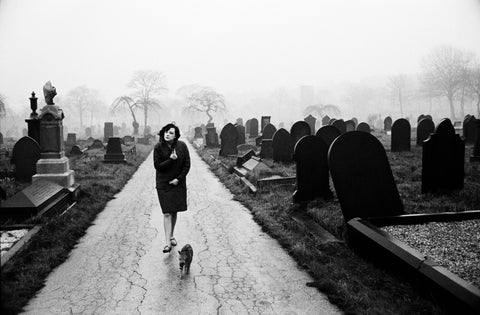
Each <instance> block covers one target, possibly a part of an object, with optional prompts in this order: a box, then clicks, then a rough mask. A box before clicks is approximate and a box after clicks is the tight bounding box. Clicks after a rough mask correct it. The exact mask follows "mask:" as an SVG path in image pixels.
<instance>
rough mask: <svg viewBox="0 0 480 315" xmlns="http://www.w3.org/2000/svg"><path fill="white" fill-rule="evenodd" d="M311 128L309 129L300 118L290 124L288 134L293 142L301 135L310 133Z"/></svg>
mask: <svg viewBox="0 0 480 315" xmlns="http://www.w3.org/2000/svg"><path fill="white" fill-rule="evenodd" d="M311 133H312V130H311V129H310V125H309V124H308V123H307V122H305V121H302V120H299V121H297V122H296V123H294V124H293V125H292V128H290V136H291V137H292V144H293V146H295V144H296V143H297V142H298V140H300V139H301V138H302V137H303V136H309V135H311Z"/></svg>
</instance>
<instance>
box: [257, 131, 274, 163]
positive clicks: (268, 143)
mask: <svg viewBox="0 0 480 315" xmlns="http://www.w3.org/2000/svg"><path fill="white" fill-rule="evenodd" d="M267 126H268V125H267ZM260 158H262V159H272V158H273V140H272V139H262V143H261V149H260Z"/></svg>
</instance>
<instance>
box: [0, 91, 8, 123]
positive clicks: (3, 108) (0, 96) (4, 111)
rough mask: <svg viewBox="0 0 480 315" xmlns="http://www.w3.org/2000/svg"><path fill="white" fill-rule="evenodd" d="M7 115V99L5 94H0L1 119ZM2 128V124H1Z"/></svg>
mask: <svg viewBox="0 0 480 315" xmlns="http://www.w3.org/2000/svg"><path fill="white" fill-rule="evenodd" d="M6 115H7V102H6V100H5V96H3V94H0V121H1V120H2V119H3V118H5V116H6ZM0 130H1V126H0Z"/></svg>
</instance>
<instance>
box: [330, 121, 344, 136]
mask: <svg viewBox="0 0 480 315" xmlns="http://www.w3.org/2000/svg"><path fill="white" fill-rule="evenodd" d="M332 126H333V127H335V128H337V129H338V130H340V133H342V134H343V133H345V132H347V126H346V125H345V122H344V121H343V119H337V120H335V121H334V122H333V123H332Z"/></svg>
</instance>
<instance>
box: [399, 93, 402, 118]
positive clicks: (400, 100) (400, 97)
mask: <svg viewBox="0 0 480 315" xmlns="http://www.w3.org/2000/svg"><path fill="white" fill-rule="evenodd" d="M398 102H399V103H400V117H402V118H403V104H402V92H401V91H398Z"/></svg>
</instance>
